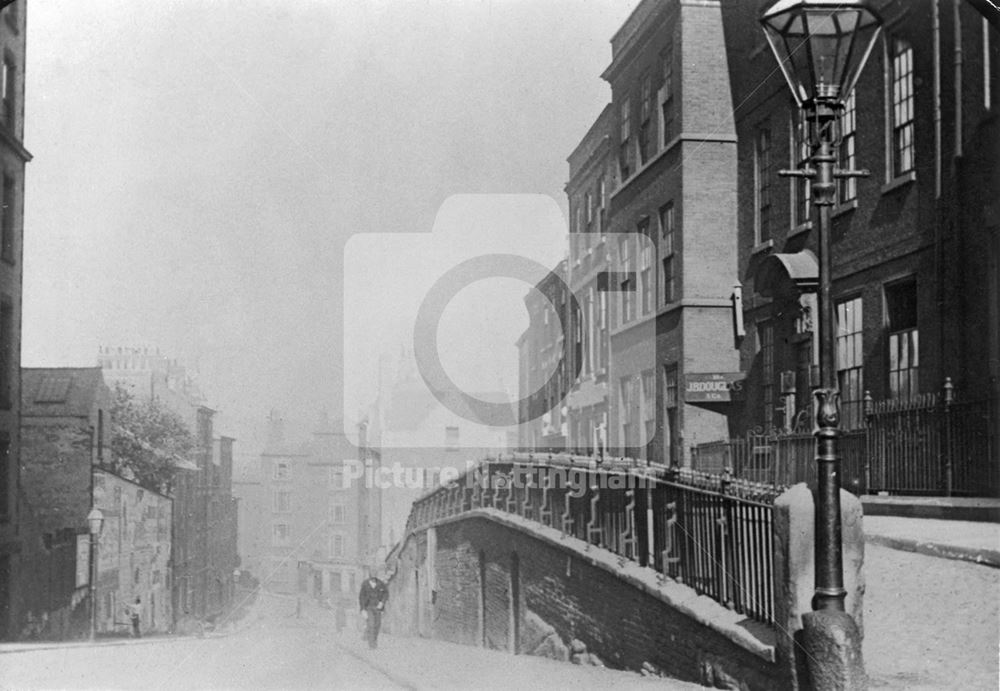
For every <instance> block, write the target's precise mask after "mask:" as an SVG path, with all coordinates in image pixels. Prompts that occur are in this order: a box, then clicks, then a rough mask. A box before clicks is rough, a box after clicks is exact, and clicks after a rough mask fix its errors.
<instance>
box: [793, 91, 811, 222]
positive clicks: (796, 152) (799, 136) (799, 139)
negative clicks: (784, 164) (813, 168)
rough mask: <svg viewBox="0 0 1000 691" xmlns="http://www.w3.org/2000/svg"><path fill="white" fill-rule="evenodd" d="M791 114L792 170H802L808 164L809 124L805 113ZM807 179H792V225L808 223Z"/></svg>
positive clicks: (808, 184)
mask: <svg viewBox="0 0 1000 691" xmlns="http://www.w3.org/2000/svg"><path fill="white" fill-rule="evenodd" d="M792 112H793V113H794V114H793V115H792V146H791V151H792V162H791V163H792V168H798V169H801V168H804V167H806V166H807V165H808V163H809V157H810V151H809V123H808V121H807V120H806V116H805V111H803V110H801V109H799V108H793V109H792ZM810 184H811V183H810V181H809V178H803V177H793V178H791V185H792V225H793V226H801V225H805V224H806V223H808V222H809V210H810V204H809V202H810V199H811V194H812V188H811V187H810Z"/></svg>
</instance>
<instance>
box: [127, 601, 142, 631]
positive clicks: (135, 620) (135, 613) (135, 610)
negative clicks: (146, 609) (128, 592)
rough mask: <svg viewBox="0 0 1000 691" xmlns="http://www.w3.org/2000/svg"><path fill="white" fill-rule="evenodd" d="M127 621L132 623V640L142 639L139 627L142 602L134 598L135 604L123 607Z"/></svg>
mask: <svg viewBox="0 0 1000 691" xmlns="http://www.w3.org/2000/svg"><path fill="white" fill-rule="evenodd" d="M125 610H126V612H128V616H129V619H130V620H131V621H132V638H142V631H141V630H140V628H139V626H140V624H141V623H142V600H141V599H140V598H139V597H136V598H135V603H133V604H131V605H126V606H125Z"/></svg>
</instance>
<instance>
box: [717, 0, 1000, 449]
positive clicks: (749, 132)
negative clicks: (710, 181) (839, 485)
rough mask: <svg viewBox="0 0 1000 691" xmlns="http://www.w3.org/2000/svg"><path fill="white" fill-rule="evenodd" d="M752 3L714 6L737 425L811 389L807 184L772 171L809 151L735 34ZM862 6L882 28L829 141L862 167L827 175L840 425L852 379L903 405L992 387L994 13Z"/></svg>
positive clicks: (784, 415)
mask: <svg viewBox="0 0 1000 691" xmlns="http://www.w3.org/2000/svg"><path fill="white" fill-rule="evenodd" d="M765 4H766V3H765V2H738V1H736V0H727V1H726V2H724V3H723V17H724V23H725V28H726V52H727V54H728V60H729V74H730V84H731V86H732V100H733V102H734V103H736V104H737V107H736V111H735V121H736V131H737V134H738V137H739V175H738V182H739V214H738V223H737V229H738V237H737V238H736V241H737V246H738V251H739V274H740V279H741V281H742V282H743V284H744V295H745V299H744V306H745V322H746V325H747V331H748V337H747V338H746V339H745V341H744V343H743V347H742V351H741V357H742V364H743V369H744V370H745V371H747V372H748V374H749V378H748V386H747V406H746V408H745V411H742V412H743V415H742V419H741V420H740V421H739V426H740V427H743V428H746V427H749V426H755V425H760V426H766V427H777V428H782V427H784V428H788V427H790V426H792V425H793V423H794V422H795V418H796V413H798V412H800V411H802V410H804V409H806V408H807V407H808V406H809V405H810V403H811V400H810V398H811V388H812V385H813V384H815V377H813V376H811V373H812V372H814V371H815V365H816V363H817V355H816V351H817V347H816V344H815V332H816V330H815V329H814V328H813V324H814V305H815V297H814V295H813V294H812V293H811V291H812V290H814V288H812V286H814V285H815V282H816V279H817V275H818V271H817V263H816V258H815V254H814V252H815V249H816V233H815V232H814V228H813V227H812V220H811V216H810V190H809V184H808V182H807V181H805V180H803V179H801V178H782V177H779V175H778V169H779V168H797V167H800V166H801V165H802V163H803V162H804V161H805V159H806V158H807V157H808V155H809V148H808V143H807V141H806V139H805V123H803V122H802V118H801V116H800V115H799V112H798V110H797V108H796V107H795V105H794V103H793V101H792V99H791V96H790V94H789V92H788V88H787V85H786V84H785V83H784V81H783V79H782V77H781V75H780V72H779V71H778V70H777V69H776V67H775V62H774V57H773V55H772V53H771V51H770V49H769V48H768V46H767V44H766V42H765V40H764V36H763V33H762V32H761V31H759V30H748V27H752V28H753V29H756V19H757V17H758V16H759V13H760V11H761V9H762V8H763V6H764V5H765ZM875 7H876V9H877V11H878V12H879V13H880V14H881V16H882V18H883V21H884V27H883V32H882V36H881V38H880V39H879V40H878V43H877V44H876V46H875V48H874V49H873V51H872V53H871V57H870V59H869V61H868V64H867V66H866V67H865V69H864V71H863V73H862V74H861V77H860V79H859V81H858V84H857V87H856V88H855V90H854V93H853V94H851V96H850V97H849V99H848V101H847V105H846V110H845V112H844V115H843V117H842V119H841V122H840V136H841V139H840V144H839V156H840V162H839V163H840V166H841V167H842V168H849V169H868V170H869V171H870V172H871V175H870V176H869V177H863V178H856V179H841V180H840V181H839V187H838V190H837V199H836V205H835V206H834V207H833V209H832V250H831V261H832V273H833V275H832V279H833V298H834V300H835V317H836V329H835V339H836V360H837V361H836V368H837V376H838V382H839V388H840V391H841V399H842V422H841V424H842V427H844V428H847V429H852V428H857V427H860V426H862V425H863V424H864V403H863V401H864V396H865V392H866V391H868V392H870V393H871V396H872V397H873V398H874V399H875V400H879V399H897V400H905V399H911V398H913V397H915V396H916V395H918V394H923V393H928V392H936V391H939V390H941V387H942V385H943V384H944V382H945V378H946V377H950V378H951V380H952V383H953V384H954V387H955V392H956V394H957V395H960V396H962V397H963V398H964V399H965V400H968V401H975V400H983V399H989V398H993V399H994V400H996V399H997V398H998V397H1000V206H998V202H997V199H998V198H1000V173H998V162H1000V125H998V105H1000V95H998V91H1000V85H998V83H997V73H998V70H1000V64H998V63H1000V35H998V30H997V24H996V22H997V16H996V15H995V14H992V15H987V13H988V12H991V11H993V10H990V9H988V8H986V7H985V6H984V5H983V4H982V3H970V2H964V1H959V0H954V1H950V2H942V1H940V0H938V1H935V0H918V1H913V2H911V1H907V2H902V1H899V0H895V1H892V0H883V1H881V2H876V3H875ZM995 409H996V406H994V410H995ZM996 414H997V413H995V412H994V415H996ZM991 427H992V429H993V430H997V429H1000V418H994V420H993V423H992V425H991ZM993 448H994V449H996V448H997V445H996V444H994V445H993ZM992 463H994V464H996V463H997V459H995V458H994V459H993V460H992Z"/></svg>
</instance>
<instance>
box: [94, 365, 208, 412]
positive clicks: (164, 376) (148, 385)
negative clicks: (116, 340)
mask: <svg viewBox="0 0 1000 691" xmlns="http://www.w3.org/2000/svg"><path fill="white" fill-rule="evenodd" d="M97 362H98V364H99V365H100V366H101V368H102V369H103V370H104V379H105V381H107V382H108V386H110V387H111V388H112V389H113V388H114V386H115V384H119V383H120V384H122V385H124V386H125V387H126V388H127V389H128V390H129V391H130V392H132V395H133V396H135V397H136V398H137V399H139V400H145V401H148V400H150V399H153V398H156V399H159V400H160V401H162V402H163V403H164V405H166V406H167V407H168V408H170V409H171V410H174V411H175V412H177V413H178V414H181V415H183V416H184V418H185V422H187V423H188V424H189V425H190V426H191V427H192V428H193V427H194V422H195V420H194V416H193V411H194V409H195V408H196V407H197V406H199V405H201V404H203V403H204V402H205V397H204V396H203V395H202V393H201V390H200V389H199V388H198V385H197V383H195V381H194V378H193V377H192V376H191V375H190V374H189V373H188V371H187V369H186V368H185V367H184V365H183V364H182V363H181V362H180V360H177V359H171V358H168V357H167V356H166V355H163V354H162V353H160V349H159V348H157V347H155V346H100V347H99V348H98V355H97Z"/></svg>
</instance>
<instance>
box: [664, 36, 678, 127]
mask: <svg viewBox="0 0 1000 691" xmlns="http://www.w3.org/2000/svg"><path fill="white" fill-rule="evenodd" d="M661 60H662V62H663V86H662V87H661V89H660V112H661V114H662V118H663V125H662V129H663V145H664V146H666V145H667V144H669V143H670V140H671V139H673V138H674V137H675V136H676V134H677V133H676V132H675V131H674V46H673V44H672V43H668V44H667V47H666V48H664V49H663V54H662V56H661Z"/></svg>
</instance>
